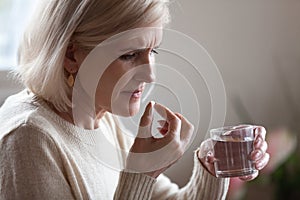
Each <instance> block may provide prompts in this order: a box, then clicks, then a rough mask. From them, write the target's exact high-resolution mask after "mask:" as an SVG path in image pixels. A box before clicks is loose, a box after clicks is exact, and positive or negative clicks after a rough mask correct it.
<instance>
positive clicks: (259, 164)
mask: <svg viewBox="0 0 300 200" xmlns="http://www.w3.org/2000/svg"><path fill="white" fill-rule="evenodd" d="M269 160H270V154H268V153H265V154H264V156H263V157H262V159H260V160H258V161H257V162H256V163H255V168H256V169H257V170H262V169H263V168H264V167H265V166H266V165H267V164H268V162H269Z"/></svg>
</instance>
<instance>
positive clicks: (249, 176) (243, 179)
mask: <svg viewBox="0 0 300 200" xmlns="http://www.w3.org/2000/svg"><path fill="white" fill-rule="evenodd" d="M258 174H259V172H258V171H255V172H254V173H253V174H251V175H247V176H241V177H239V179H241V180H242V181H251V180H253V179H255V178H256V177H257V176H258Z"/></svg>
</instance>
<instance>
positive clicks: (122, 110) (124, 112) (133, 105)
mask: <svg viewBox="0 0 300 200" xmlns="http://www.w3.org/2000/svg"><path fill="white" fill-rule="evenodd" d="M114 105H115V106H114V107H113V109H112V110H111V113H112V114H115V115H119V116H122V117H132V116H134V115H136V114H137V113H138V112H139V111H140V101H134V102H132V101H130V102H129V103H128V104H127V106H125V105H124V103H120V102H119V103H115V104H114Z"/></svg>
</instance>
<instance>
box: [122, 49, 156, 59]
mask: <svg viewBox="0 0 300 200" xmlns="http://www.w3.org/2000/svg"><path fill="white" fill-rule="evenodd" d="M140 53H141V52H140V51H138V52H134V53H129V54H124V55H122V56H120V57H119V59H121V60H125V61H130V60H133V59H135V58H136V57H137V56H138V55H139V54H140ZM153 54H158V52H157V50H155V49H152V50H151V52H150V55H153Z"/></svg>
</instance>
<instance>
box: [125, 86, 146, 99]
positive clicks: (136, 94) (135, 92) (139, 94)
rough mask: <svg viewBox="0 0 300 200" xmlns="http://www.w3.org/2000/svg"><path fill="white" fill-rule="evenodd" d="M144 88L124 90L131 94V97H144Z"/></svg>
mask: <svg viewBox="0 0 300 200" xmlns="http://www.w3.org/2000/svg"><path fill="white" fill-rule="evenodd" d="M143 91H144V88H139V89H136V90H129V91H124V92H123V93H125V94H127V95H130V97H131V98H134V99H140V98H141V97H142V94H143Z"/></svg>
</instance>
